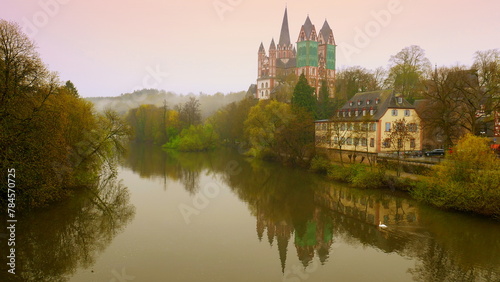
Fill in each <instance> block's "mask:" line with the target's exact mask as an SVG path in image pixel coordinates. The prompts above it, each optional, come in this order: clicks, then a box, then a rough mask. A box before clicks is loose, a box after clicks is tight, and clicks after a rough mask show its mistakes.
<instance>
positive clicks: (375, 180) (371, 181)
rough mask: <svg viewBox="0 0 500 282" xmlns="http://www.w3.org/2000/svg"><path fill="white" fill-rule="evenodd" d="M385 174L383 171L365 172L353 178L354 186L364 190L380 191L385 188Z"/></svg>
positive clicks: (360, 172)
mask: <svg viewBox="0 0 500 282" xmlns="http://www.w3.org/2000/svg"><path fill="white" fill-rule="evenodd" d="M384 178H385V172H384V171H381V170H363V171H358V173H357V174H356V175H355V176H354V177H353V178H352V181H351V182H352V184H353V185H354V186H355V187H357V188H362V189H379V188H383V187H384Z"/></svg>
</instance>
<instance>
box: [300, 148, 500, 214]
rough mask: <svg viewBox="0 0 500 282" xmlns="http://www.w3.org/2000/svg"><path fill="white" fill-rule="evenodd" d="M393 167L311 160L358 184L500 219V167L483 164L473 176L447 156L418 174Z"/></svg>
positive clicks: (314, 167) (317, 168)
mask: <svg viewBox="0 0 500 282" xmlns="http://www.w3.org/2000/svg"><path fill="white" fill-rule="evenodd" d="M480 167H481V166H480ZM390 168H391V166H390V165H387V163H385V162H384V163H381V164H372V165H366V164H358V163H336V162H334V161H332V160H331V159H328V158H326V157H324V156H321V155H318V156H316V157H315V158H314V159H313V160H312V161H311V165H310V168H309V169H310V171H312V172H315V173H319V174H321V175H324V176H325V177H326V178H327V179H330V180H333V181H339V182H343V183H347V184H349V185H351V186H352V187H355V188H360V189H390V190H392V191H394V190H399V191H404V192H406V193H408V194H409V195H410V196H411V197H412V198H414V199H415V200H418V201H420V202H423V203H426V204H429V205H432V206H434V207H437V208H441V209H445V210H455V211H461V212H467V213H472V214H478V215H482V216H486V217H491V218H494V219H500V187H498V185H497V184H496V183H498V181H499V179H500V178H499V175H500V172H499V170H498V168H493V169H489V168H487V167H482V168H481V169H479V170H477V171H474V174H473V175H472V176H470V180H468V179H466V175H467V174H471V172H470V171H467V170H466V169H464V168H463V167H462V165H461V163H459V162H457V160H453V161H452V160H447V161H446V162H443V164H440V165H437V166H436V167H435V168H433V169H425V170H423V171H422V170H420V169H418V168H417V169H416V171H418V174H417V173H409V172H408V171H399V172H397V171H396V170H393V169H390ZM396 169H397V168H396ZM400 170H401V169H400ZM456 170H461V175H460V176H461V177H462V178H461V179H457V178H456V177H453V174H457V173H456V172H454V173H452V172H451V171H456ZM458 173H460V172H458Z"/></svg>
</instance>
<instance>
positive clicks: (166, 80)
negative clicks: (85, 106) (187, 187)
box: [0, 0, 500, 97]
mask: <svg viewBox="0 0 500 282" xmlns="http://www.w3.org/2000/svg"><path fill="white" fill-rule="evenodd" d="M285 5H287V7H288V22H289V28H290V34H291V40H292V41H293V42H295V41H296V39H297V36H298V32H299V29H300V26H301V25H302V24H303V23H304V21H305V19H306V16H307V15H309V17H310V18H311V21H312V22H313V24H314V25H315V26H316V30H319V29H320V28H321V26H322V25H323V22H324V20H325V18H326V19H327V20H328V22H329V24H330V27H331V28H332V29H333V32H334V36H335V40H336V43H337V45H338V47H337V50H338V52H337V69H341V68H342V67H346V66H355V65H360V66H362V67H366V68H368V69H374V68H376V67H379V66H383V67H386V66H387V64H388V60H389V58H390V56H391V55H394V54H396V53H397V52H399V51H400V50H401V49H403V48H404V47H406V46H410V45H419V46H420V47H422V48H423V49H424V50H425V51H426V54H427V57H428V58H429V59H430V61H431V62H432V64H437V65H438V66H442V65H455V64H465V65H470V64H471V63H472V60H473V57H474V53H475V52H476V51H478V50H488V49H495V48H500V36H499V34H500V17H499V10H500V2H499V1H497V0H480V1H468V0H444V1H430V0H419V1H415V0H373V1H361V0H351V1H340V0H318V1H314V0H311V1H303V0H302V1H299V0H289V1H286V2H285V1H269V0H267V1H263V0H253V1H245V0H194V1H181V0H173V1H164V0H106V1H102V0H101V1H97V0H85V1H83V0H38V1H37V0H35V1H27V0H21V1H18V0H1V4H0V18H2V19H6V20H9V21H16V22H18V23H19V24H20V25H21V26H23V27H26V32H27V33H28V34H29V35H30V37H31V38H32V39H33V40H35V42H36V44H37V45H38V47H39V49H38V51H39V53H40V55H41V57H42V60H43V61H44V62H45V63H46V64H47V65H48V66H49V69H50V70H52V71H57V72H58V73H59V75H60V77H61V80H63V81H65V80H71V81H73V82H74V83H75V85H76V87H77V88H78V89H79V91H80V94H81V95H82V96H85V97H89V96H117V95H119V94H122V93H127V92H131V91H133V90H134V89H138V88H145V87H146V88H158V89H165V90H167V91H174V92H176V93H184V94H187V93H189V92H192V93H195V94H197V93H199V92H204V93H209V94H212V93H215V92H218V91H220V92H224V93H227V92H230V91H241V90H246V89H247V88H248V86H249V84H250V83H254V82H255V78H256V72H257V70H256V68H257V50H258V47H259V45H260V43H261V42H263V43H264V46H265V48H266V50H267V49H268V47H269V44H270V41H271V38H273V37H274V39H275V40H277V39H279V32H280V28H281V21H282V18H283V12H284V8H285ZM216 7H218V8H216ZM361 33H362V34H361Z"/></svg>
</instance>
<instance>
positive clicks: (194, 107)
mask: <svg viewBox="0 0 500 282" xmlns="http://www.w3.org/2000/svg"><path fill="white" fill-rule="evenodd" d="M177 111H178V112H179V120H180V121H181V123H182V127H183V128H188V127H190V126H191V125H197V124H200V123H201V114H200V101H198V99H196V98H195V97H189V100H188V101H187V102H186V103H184V104H183V105H181V106H179V107H178V109H177Z"/></svg>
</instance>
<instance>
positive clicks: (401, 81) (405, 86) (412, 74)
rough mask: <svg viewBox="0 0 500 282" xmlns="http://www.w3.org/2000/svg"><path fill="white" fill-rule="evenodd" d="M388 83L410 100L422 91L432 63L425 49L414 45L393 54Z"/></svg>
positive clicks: (390, 61)
mask: <svg viewBox="0 0 500 282" xmlns="http://www.w3.org/2000/svg"><path fill="white" fill-rule="evenodd" d="M389 63H390V66H391V67H390V69H389V77H388V78H387V79H388V84H389V85H391V86H392V87H393V89H394V90H395V91H396V92H399V93H401V94H402V95H403V97H405V98H406V99H407V100H409V101H410V102H413V100H414V99H415V97H417V96H418V93H419V92H420V91H421V88H422V82H423V78H424V77H425V75H426V74H427V73H429V72H430V70H431V63H430V61H429V59H427V58H426V57H425V51H424V50H423V49H422V48H420V47H419V46H416V45H412V46H409V47H405V48H403V49H402V50H401V51H399V53H397V54H396V55H394V56H391V58H390V60H389Z"/></svg>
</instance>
